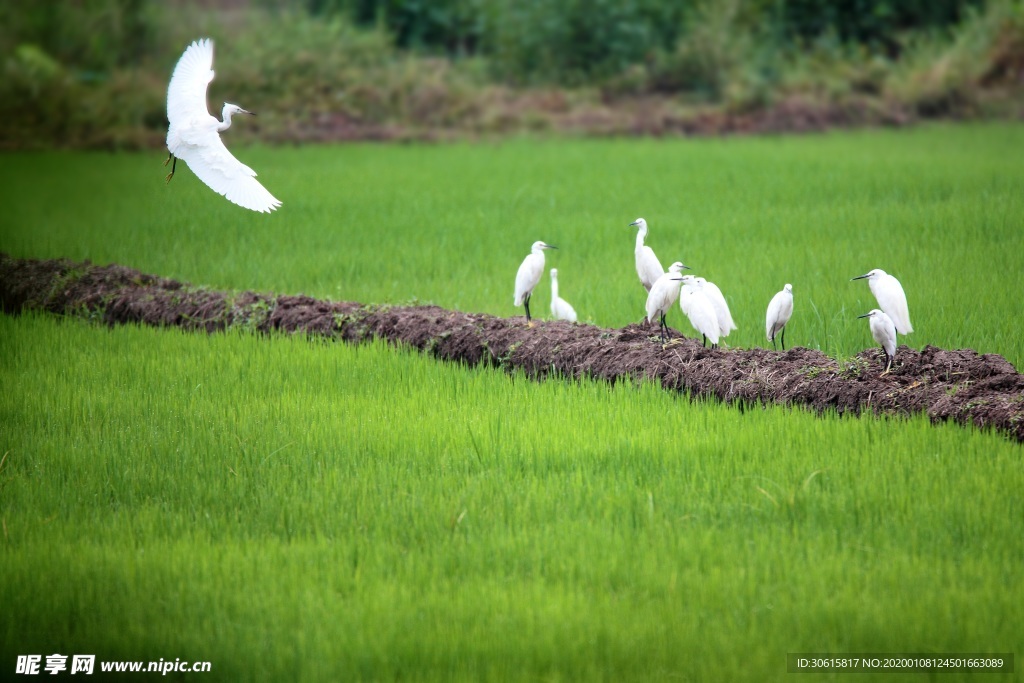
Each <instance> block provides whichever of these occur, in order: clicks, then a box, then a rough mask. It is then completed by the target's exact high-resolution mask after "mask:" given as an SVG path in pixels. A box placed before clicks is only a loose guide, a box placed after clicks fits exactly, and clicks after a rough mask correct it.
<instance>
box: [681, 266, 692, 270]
mask: <svg viewBox="0 0 1024 683" xmlns="http://www.w3.org/2000/svg"><path fill="white" fill-rule="evenodd" d="M683 268H686V269H687V270H693V268H691V267H690V266H683Z"/></svg>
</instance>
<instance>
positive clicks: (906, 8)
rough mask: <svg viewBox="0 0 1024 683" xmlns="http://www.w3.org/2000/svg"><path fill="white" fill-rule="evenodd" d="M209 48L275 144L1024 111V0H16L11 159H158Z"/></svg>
mask: <svg viewBox="0 0 1024 683" xmlns="http://www.w3.org/2000/svg"><path fill="white" fill-rule="evenodd" d="M203 36H210V37H212V38H214V39H215V40H216V41H217V56H216V60H215V65H214V66H215V69H216V71H217V73H218V77H217V79H216V80H215V81H214V82H213V84H212V86H211V90H210V102H211V106H214V108H217V107H216V105H219V103H220V101H222V100H224V99H229V100H231V101H237V102H241V103H243V104H244V106H246V107H247V108H250V109H253V110H256V111H258V112H259V113H260V114H261V117H260V119H259V121H258V125H251V126H247V127H246V131H244V132H239V133H238V135H239V136H240V137H244V136H251V137H253V138H258V139H261V140H266V141H277V142H292V141H320V140H340V139H353V138H355V139H396V138H397V139H408V138H418V139H419V138H437V137H441V138H447V137H464V136H466V135H473V136H478V135H492V134H506V133H509V132H520V131H531V132H538V131H540V132H545V131H554V132H565V131H568V132H582V133H591V134H593V133H597V134H634V133H647V134H662V133H673V132H681V133H686V132H720V131H722V130H728V131H731V130H746V129H754V130H759V129H764V128H768V129H802V128H804V127H807V126H809V125H810V126H813V127H818V128H820V127H827V126H829V125H833V124H839V125H861V124H893V123H895V124H902V123H905V122H912V121H915V120H919V119H922V118H936V117H939V118H949V117H953V118H977V117H1003V118H1005V117H1012V118H1017V117H1020V116H1022V115H1024V97H1022V96H1021V93H1022V91H1024V3H1022V2H1021V1H1020V0H988V1H987V2H984V1H982V0H936V1H934V2H925V1H924V0H908V1H905V2H893V1H892V0H839V1H834V2H830V1H826V0H714V1H712V0H696V1H694V2H670V1H669V0H619V1H611V0H565V1H564V2H557V3H553V2H544V1H540V0H436V1H433V2H424V1H422V0H278V1H271V0H263V1H259V0H252V1H250V2H246V1H244V0H219V1H218V0H209V1H205V2H167V3H152V2H143V1H142V0H94V1H92V2H85V3H83V2H73V1H71V0H64V1H58V2H46V3H38V2H29V1H27V0H17V1H15V2H8V3H4V4H3V5H2V6H0V62H2V67H3V78H0V121H2V123H0V148H6V149H12V148H34V147H53V146H60V147H75V148H82V147H85V148H124V147H129V148H138V147H156V146H159V145H160V144H161V142H162V138H163V133H164V131H165V126H166V119H165V111H164V97H165V88H166V84H167V81H168V80H169V77H170V73H171V71H172V70H173V67H174V64H175V62H176V61H177V58H178V57H179V56H180V54H181V52H182V51H183V49H184V48H185V46H186V45H187V44H188V43H189V42H191V41H192V40H194V39H196V38H199V37H203ZM232 134H233V135H235V134H236V133H235V132H233V133H232Z"/></svg>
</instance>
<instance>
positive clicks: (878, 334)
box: [857, 308, 896, 374]
mask: <svg viewBox="0 0 1024 683" xmlns="http://www.w3.org/2000/svg"><path fill="white" fill-rule="evenodd" d="M857 317H858V318H868V326H869V327H870V328H871V336H872V338H873V339H874V340H875V341H876V342H877V343H879V344H880V345H881V346H882V348H883V349H884V350H885V355H886V358H887V360H888V362H887V363H886V366H885V372H888V371H889V368H890V367H891V366H892V362H893V360H894V359H895V358H896V323H894V322H893V320H892V318H890V317H889V316H888V315H886V314H885V312H883V311H880V310H879V309H877V308H873V309H871V311H869V312H868V313H865V314H864V315H859V316H857ZM883 374H885V373H883Z"/></svg>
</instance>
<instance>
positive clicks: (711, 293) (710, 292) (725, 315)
mask: <svg viewBox="0 0 1024 683" xmlns="http://www.w3.org/2000/svg"><path fill="white" fill-rule="evenodd" d="M695 280H696V281H697V282H699V283H700V285H701V289H702V290H703V291H704V296H706V297H707V298H708V301H710V302H711V305H712V306H714V307H715V317H716V318H718V327H719V328H720V330H721V336H723V337H728V336H729V333H730V332H732V331H733V330H738V329H739V328H738V327H736V323H735V322H733V320H732V313H730V312H729V304H727V303H725V295H723V294H722V290H721V289H719V288H718V285H716V284H715V283H714V282H708V281H707V280H706V279H704V278H702V277H698V278H695Z"/></svg>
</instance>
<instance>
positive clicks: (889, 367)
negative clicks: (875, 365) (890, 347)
mask: <svg viewBox="0 0 1024 683" xmlns="http://www.w3.org/2000/svg"><path fill="white" fill-rule="evenodd" d="M885 358H886V361H887V362H886V364H885V372H883V373H882V375H888V374H889V371H890V370H892V359H893V356H890V355H889V354H885ZM882 375H879V376H882Z"/></svg>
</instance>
